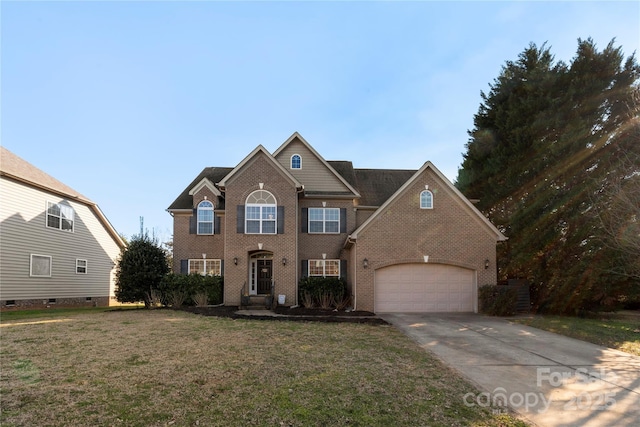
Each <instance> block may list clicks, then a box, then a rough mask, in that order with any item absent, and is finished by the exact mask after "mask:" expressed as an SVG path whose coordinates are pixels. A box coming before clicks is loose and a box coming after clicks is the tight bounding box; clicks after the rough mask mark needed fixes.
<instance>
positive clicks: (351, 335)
mask: <svg viewBox="0 0 640 427" xmlns="http://www.w3.org/2000/svg"><path fill="white" fill-rule="evenodd" d="M0 333H1V339H2V345H1V347H0V367H1V376H0V408H2V413H1V416H0V424H1V425H2V426H27V425H34V426H35V425H40V426H44V425H50V426H62V425H64V426H87V425H96V426H98V425H100V426H103V425H104V426H106V425H109V426H111V425H121V426H169V425H174V426H193V425H199V426H220V425H225V426H240V425H243V426H244V425H264V426H280V425H285V426H307V425H318V426H329V425H331V426H333V425H336V426H337V425H353V426H390V425H393V426H403V425H404V426H419V425H429V426H513V425H520V426H522V425H524V424H523V423H521V422H520V421H518V420H516V419H514V418H513V417H511V416H508V415H504V414H503V415H495V414H492V412H491V410H490V409H486V408H480V407H478V406H474V407H468V406H465V404H464V401H463V396H464V395H465V394H466V393H469V392H477V391H476V389H475V388H474V387H473V386H472V385H471V384H469V383H468V382H466V381H465V380H463V379H462V378H461V377H459V376H458V375H457V374H456V373H455V372H453V371H452V370H450V369H448V368H447V367H445V366H443V365H442V364H441V363H440V362H439V361H438V360H437V359H435V358H434V357H432V356H430V355H429V354H427V353H426V352H424V351H423V350H421V349H420V348H419V347H418V346H417V345H416V344H414V343H413V342H412V341H411V340H409V339H408V338H407V337H405V336H404V335H402V334H401V333H400V332H398V331H397V330H395V329H394V328H392V327H390V326H374V325H362V324H352V323H316V322H286V321H279V322H273V321H257V320H232V319H226V318H217V317H204V316H198V315H194V314H191V313H186V312H181V311H172V310H151V311H147V310H123V311H91V312H86V313H82V312H81V313H68V314H66V315H58V316H49V317H34V318H32V319H28V318H24V317H21V318H19V319H11V316H3V318H2V323H1V324H0Z"/></svg>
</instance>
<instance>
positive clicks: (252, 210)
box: [244, 190, 277, 234]
mask: <svg viewBox="0 0 640 427" xmlns="http://www.w3.org/2000/svg"><path fill="white" fill-rule="evenodd" d="M244 218H245V233H247V234H276V224H277V206H276V198H275V197H273V194H271V193H269V192H268V191H266V190H256V191H254V192H253V193H251V194H249V197H247V201H246V204H245V216H244Z"/></svg>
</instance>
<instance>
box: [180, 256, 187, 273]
mask: <svg viewBox="0 0 640 427" xmlns="http://www.w3.org/2000/svg"><path fill="white" fill-rule="evenodd" d="M187 273H189V260H188V259H181V260H180V274H187Z"/></svg>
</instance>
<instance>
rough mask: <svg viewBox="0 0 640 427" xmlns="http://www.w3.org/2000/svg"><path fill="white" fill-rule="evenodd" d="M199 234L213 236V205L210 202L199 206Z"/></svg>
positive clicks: (203, 202) (201, 203)
mask: <svg viewBox="0 0 640 427" xmlns="http://www.w3.org/2000/svg"><path fill="white" fill-rule="evenodd" d="M198 234H213V203H211V202H210V201H208V200H203V201H201V202H200V203H199V204H198Z"/></svg>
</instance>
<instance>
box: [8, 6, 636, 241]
mask: <svg viewBox="0 0 640 427" xmlns="http://www.w3.org/2000/svg"><path fill="white" fill-rule="evenodd" d="M0 8H1V9H0V13H1V24H2V26H1V40H2V41H1V43H2V44H1V49H2V50H1V60H2V62H1V85H2V86H1V102H2V104H1V126H2V130H1V138H2V140H1V143H2V145H3V146H5V147H6V148H8V149H9V150H11V151H13V152H14V153H16V154H17V155H19V156H20V157H22V158H24V159H25V160H27V161H29V162H30V163H32V164H33V165H35V166H37V167H39V168H40V169H42V170H44V171H45V172H47V173H49V174H51V175H53V176H54V177H56V178H57V179H59V180H61V181H62V182H64V183H65V184H67V185H69V186H71V187H73V188H74V189H76V190H77V191H79V192H80V193H82V194H84V195H85V196H87V197H89V198H90V199H92V200H94V201H95V202H97V203H98V205H100V207H101V208H102V210H103V211H104V213H105V214H106V216H107V218H109V220H110V221H111V223H112V224H113V225H114V227H115V228H116V230H117V231H118V232H120V233H121V234H124V235H126V236H127V237H130V236H132V235H134V234H137V233H138V232H139V227H140V224H139V217H140V216H142V217H144V224H145V228H147V229H149V230H154V231H155V234H156V235H157V236H158V237H159V238H160V239H161V240H167V239H169V238H171V234H172V219H171V217H170V215H169V214H168V213H167V212H166V211H165V209H166V208H167V207H168V206H169V204H170V203H171V202H172V201H173V200H174V199H175V198H176V197H177V196H178V194H179V193H180V192H181V191H182V190H183V189H184V188H185V187H186V186H187V185H188V184H189V183H190V182H191V180H192V179H193V178H195V176H196V175H197V174H198V173H199V172H200V171H201V170H202V169H203V168H204V167H207V166H229V167H231V166H235V165H237V164H238V163H239V162H240V161H241V160H242V159H243V158H244V157H245V156H246V155H247V154H248V153H249V152H250V151H251V150H253V149H254V148H255V147H256V146H257V145H258V144H262V145H264V146H265V147H266V148H267V149H268V150H270V151H271V152H273V151H274V150H275V149H276V148H277V147H279V146H280V144H282V142H284V141H285V140H286V139H287V138H288V137H289V136H290V135H291V134H292V133H293V132H295V131H298V132H300V133H301V134H302V136H303V137H304V138H305V139H306V140H307V141H308V142H309V143H310V144H311V145H313V146H314V148H316V150H317V151H318V152H319V153H320V154H321V155H322V156H324V157H325V159H327V160H352V161H353V163H354V166H355V167H358V168H400V169H418V168H419V167H420V166H422V164H424V162H426V161H427V160H430V161H432V162H433V163H434V164H435V165H436V167H438V168H439V169H440V170H441V171H442V172H443V173H444V174H445V175H446V176H447V177H448V178H449V179H450V180H452V181H454V180H455V178H456V176H457V170H458V167H459V166H460V164H461V162H462V153H463V152H464V150H465V143H466V142H467V140H468V135H467V131H468V130H469V129H471V128H472V127H473V115H474V114H475V113H476V112H477V111H478V106H479V105H480V102H481V99H480V92H481V91H485V92H487V91H488V90H489V84H490V83H491V82H492V81H493V80H494V79H495V78H496V77H497V76H498V75H499V73H500V69H501V67H502V66H503V65H504V63H505V61H507V60H516V59H517V56H518V54H519V53H521V52H522V51H523V50H524V49H525V48H526V47H527V46H528V45H529V43H531V42H533V43H535V44H537V45H538V46H541V45H542V44H543V43H545V42H546V43H547V45H548V46H550V47H551V52H552V53H553V54H554V55H555V57H556V60H563V61H565V62H569V61H570V60H571V59H572V58H573V56H574V54H575V52H576V48H577V39H578V38H583V39H586V38H588V37H592V38H593V39H594V41H595V42H596V43H597V45H598V47H599V48H601V49H602V48H604V47H605V46H606V45H607V44H608V43H609V42H610V41H611V40H612V39H613V38H615V39H616V43H615V44H616V46H622V49H623V51H624V53H625V57H626V56H629V55H631V54H632V53H633V52H634V51H639V50H640V49H638V46H639V45H640V2H636V1H628V2H605V1H602V2H577V1H576V2H544V1H537V2H506V1H501V2H486V1H467V2H456V1H450V2H435V1H422V2H417V1H416V2H368V1H360V2H339V1H332V2H323V1H319V2H215V1H193V2H164V1H158V2H152V1H137V2H120V1H109V2H94V1H83V2H71V1H67V2H52V1H47V2H24V1H19V2H11V1H3V2H1V3H0ZM639 53H640V52H639Z"/></svg>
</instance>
